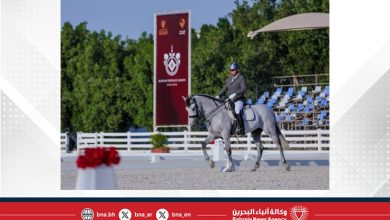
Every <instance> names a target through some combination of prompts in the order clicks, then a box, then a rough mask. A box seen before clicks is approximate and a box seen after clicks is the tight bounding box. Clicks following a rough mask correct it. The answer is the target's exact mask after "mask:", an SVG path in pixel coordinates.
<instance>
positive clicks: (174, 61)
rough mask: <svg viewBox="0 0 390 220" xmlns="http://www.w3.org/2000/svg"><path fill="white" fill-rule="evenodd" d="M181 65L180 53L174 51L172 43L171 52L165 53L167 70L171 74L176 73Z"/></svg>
mask: <svg viewBox="0 0 390 220" xmlns="http://www.w3.org/2000/svg"><path fill="white" fill-rule="evenodd" d="M179 65H180V53H175V52H173V45H171V52H170V53H164V66H165V71H166V72H167V73H168V75H170V76H174V75H176V73H177V71H178V70H179Z"/></svg>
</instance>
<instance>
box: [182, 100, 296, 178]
mask: <svg viewBox="0 0 390 220" xmlns="http://www.w3.org/2000/svg"><path fill="white" fill-rule="evenodd" d="M183 99H184V101H185V103H186V110H187V112H188V115H189V120H190V126H191V127H192V128H194V127H195V125H196V124H197V122H198V120H200V119H202V118H203V119H206V126H207V130H208V132H209V134H208V136H207V138H206V140H205V141H204V142H203V143H202V150H203V154H204V157H205V159H206V161H207V162H208V163H209V164H210V167H211V168H214V167H215V163H214V161H213V160H210V158H209V156H208V154H207V151H206V145H207V144H208V143H210V142H211V141H213V140H215V139H217V138H222V139H223V141H224V142H225V150H226V153H227V155H228V157H229V159H228V161H227V164H226V168H225V169H224V170H223V172H231V171H232V165H233V163H232V150H231V146H230V136H231V134H232V129H233V127H234V126H233V125H234V120H233V119H232V117H231V116H229V114H231V112H230V111H229V110H228V103H226V101H225V102H224V101H221V100H219V99H216V98H214V97H211V96H208V95H195V96H189V97H183ZM250 109H252V110H253V111H251V110H250ZM250 109H249V110H250V112H248V113H246V115H245V116H244V124H245V132H246V133H249V132H251V133H252V137H253V140H254V142H255V143H256V148H257V159H256V163H255V166H254V167H253V169H251V171H256V170H257V169H258V168H259V167H260V161H261V156H262V154H263V150H264V147H263V145H262V144H261V140H260V136H261V133H262V132H263V131H264V132H265V133H266V134H268V135H269V136H270V137H271V139H272V141H273V143H274V144H276V146H277V147H278V148H279V150H280V157H281V162H282V164H283V166H284V168H285V169H286V170H290V165H289V164H288V163H287V161H286V159H285V157H284V153H283V148H282V146H283V147H284V148H285V149H288V148H289V145H288V142H287V141H286V139H285V138H284V136H283V135H282V133H281V132H280V129H279V127H278V125H277V124H276V119H275V115H274V112H273V111H272V109H270V108H269V107H267V106H266V105H261V104H256V105H253V106H252V107H251V108H250Z"/></svg>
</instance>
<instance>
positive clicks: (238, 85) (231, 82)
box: [216, 63, 246, 135]
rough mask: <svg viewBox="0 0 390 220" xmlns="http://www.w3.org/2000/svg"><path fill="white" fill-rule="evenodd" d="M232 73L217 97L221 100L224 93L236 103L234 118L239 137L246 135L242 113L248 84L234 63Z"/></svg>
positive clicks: (231, 67)
mask: <svg viewBox="0 0 390 220" xmlns="http://www.w3.org/2000/svg"><path fill="white" fill-rule="evenodd" d="M230 73H231V75H230V76H229V78H228V79H227V80H226V82H225V86H224V87H223V88H222V90H221V91H220V92H219V94H218V95H217V96H216V98H218V99H219V96H222V95H223V94H224V93H227V96H228V97H229V100H230V101H231V102H234V114H233V115H234V117H235V120H236V121H237V123H236V124H237V126H238V131H237V133H238V134H239V135H242V134H245V131H244V123H243V119H242V114H240V111H241V110H242V108H243V106H244V102H245V96H244V93H245V90H246V83H245V77H244V76H243V75H242V74H240V72H239V66H238V64H237V63H233V64H232V65H231V66H230Z"/></svg>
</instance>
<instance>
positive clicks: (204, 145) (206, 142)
mask: <svg viewBox="0 0 390 220" xmlns="http://www.w3.org/2000/svg"><path fill="white" fill-rule="evenodd" d="M214 139H215V137H214V135H212V134H209V135H208V136H207V138H206V140H204V141H203V142H202V150H203V156H204V159H205V160H206V161H207V162H208V163H209V165H210V167H211V168H214V167H215V162H214V161H213V160H210V157H209V155H208V154H207V149H206V146H207V144H208V143H210V142H211V141H213V140H214Z"/></svg>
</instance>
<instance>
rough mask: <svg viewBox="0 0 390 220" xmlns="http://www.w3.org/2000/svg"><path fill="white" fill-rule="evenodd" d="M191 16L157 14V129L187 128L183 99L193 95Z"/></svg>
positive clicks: (186, 14) (155, 80)
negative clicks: (191, 90) (190, 94)
mask: <svg viewBox="0 0 390 220" xmlns="http://www.w3.org/2000/svg"><path fill="white" fill-rule="evenodd" d="M190 44H191V29H190V13H189V12H177V13H176V12H175V13H164V14H156V15H155V34H154V119H153V123H154V128H156V127H171V126H187V125H188V115H187V111H186V110H185V106H184V103H183V99H182V96H188V95H189V93H190V89H191V88H190V85H191V84H190V83H191V82H190V79H191V72H190V71H191V53H190V49H191V45H190Z"/></svg>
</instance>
